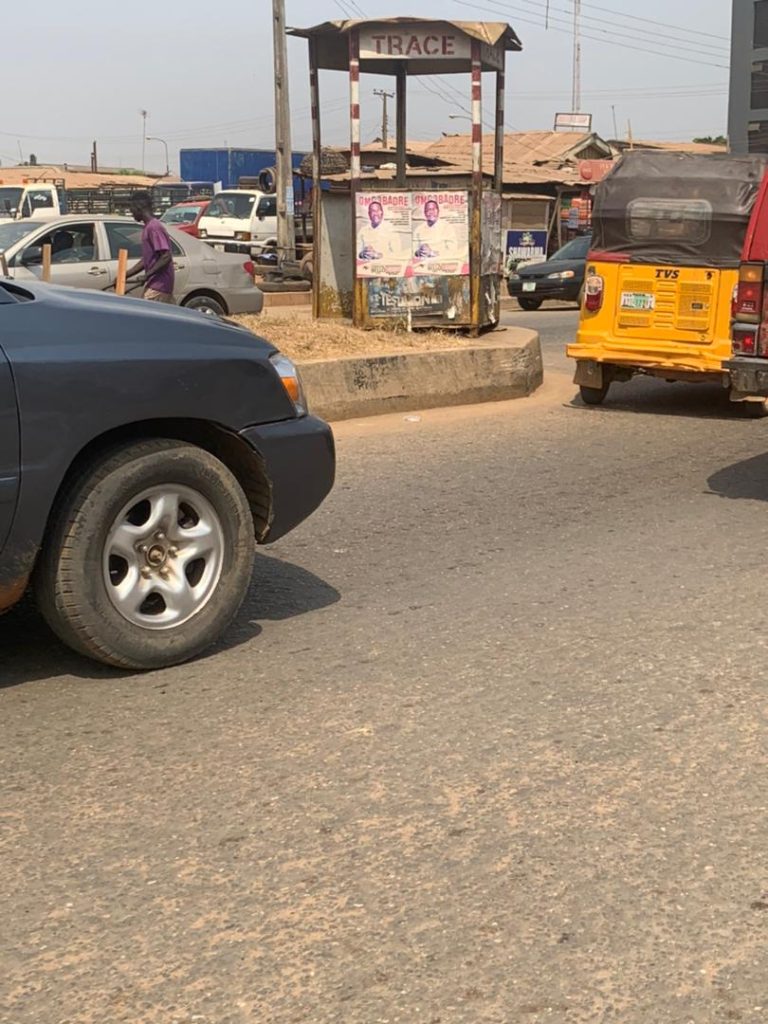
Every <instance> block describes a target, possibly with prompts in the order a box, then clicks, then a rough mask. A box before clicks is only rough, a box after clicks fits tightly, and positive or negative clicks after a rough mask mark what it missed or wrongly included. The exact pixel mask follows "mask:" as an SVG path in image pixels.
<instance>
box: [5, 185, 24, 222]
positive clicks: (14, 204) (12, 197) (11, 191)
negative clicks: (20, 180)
mask: <svg viewBox="0 0 768 1024" xmlns="http://www.w3.org/2000/svg"><path fill="white" fill-rule="evenodd" d="M22 192H23V189H20V188H0V217H2V216H7V215H8V213H9V212H10V211H11V210H18V208H19V202H20V201H21V193H22Z"/></svg>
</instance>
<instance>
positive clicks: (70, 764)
mask: <svg viewBox="0 0 768 1024" xmlns="http://www.w3.org/2000/svg"><path fill="white" fill-rule="evenodd" d="M509 317H510V318H511V319H512V320H514V321H515V322H518V323H526V324H533V325H534V326H538V327H540V328H541V329H542V330H545V331H546V332H547V333H546V339H545V340H546V344H545V351H546V352H547V360H548V363H549V367H550V372H549V373H548V377H547V381H546V383H545V386H544V388H543V389H542V390H541V391H540V392H539V394H538V395H537V396H535V397H534V398H531V399H526V400H520V401H517V402H512V403H509V404H502V405H496V406H486V407H476V408H473V409H466V410H453V411H434V412H429V413H424V414H423V415H421V416H420V417H413V416H402V415H401V416H396V417H391V418H390V417H387V418H381V419H371V420H367V421H359V422H352V423H347V424H343V425H340V427H339V429H338V447H339V458H340V462H339V470H340V471H339V480H338V485H337V487H336V490H335V492H334V494H333V496H332V497H331V499H330V500H329V501H328V503H327V504H326V505H325V506H324V507H323V508H322V509H321V510H320V512H319V513H318V514H317V515H316V516H315V517H314V518H313V519H312V520H311V521H310V522H308V523H306V524H305V525H304V526H303V527H302V528H300V529H299V530H297V531H296V532H295V534H293V535H292V536H290V537H288V538H286V539H285V540H284V541H282V542H280V543H279V544H277V545H276V546H275V547H274V548H271V549H269V550H267V551H265V552H264V553H263V554H262V556H261V557H260V559H259V566H258V570H257V573H256V575H255V577H254V583H253V588H252V590H251V593H250V597H249V600H248V602H247V606H246V608H245V609H244V611H243V614H242V616H241V618H240V620H239V621H238V623H237V625H236V626H235V627H234V628H233V629H232V630H231V632H230V633H229V635H228V636H227V638H226V641H225V642H224V643H223V644H222V645H221V646H220V648H219V649H218V650H216V651H214V652H212V653H211V655H210V656H209V657H207V658H204V659H202V660H200V661H198V662H196V663H194V664H191V665H189V666H186V667H182V668H178V669H174V670H169V671H164V672H159V673H155V674H151V675H145V676H133V677H131V676H121V675H119V674H116V673H114V672H111V671H107V670H100V669H99V668H98V667H95V666H92V665H90V664H88V663H86V662H83V661H80V660H78V659H77V658H75V657H74V656H71V655H69V654H68V653H66V652H65V651H63V650H62V649H61V648H60V647H59V646H58V645H57V644H56V643H55V642H54V641H53V640H52V639H51V638H50V637H49V636H48V635H47V634H46V633H45V631H44V630H43V628H42V627H41V626H40V624H39V623H38V621H37V620H36V618H35V617H34V615H33V614H32V613H31V612H30V611H29V610H28V609H27V610H22V611H21V612H18V613H14V614H12V615H10V616H7V617H6V618H5V619H4V620H2V622H0V651H1V652H2V654H1V657H2V662H0V676H1V677H2V681H3V683H4V689H3V690H2V691H0V723H1V724H0V759H1V761H2V764H1V766H0V776H1V783H0V784H1V786H2V789H1V792H2V807H1V808H0V810H1V811H2V819H1V820H2V824H3V829H4V832H3V846H2V850H1V851H0V857H1V858H2V861H1V863H2V877H3V882H4V885H3V893H4V894H3V896H2V897H1V898H0V899H1V900H2V905H0V943H1V947H2V956H1V960H0V967H1V969H0V1007H2V1009H0V1020H2V1022H3V1024H115V1022H126V1024H128V1022H130V1024H137V1022H140V1024H188V1022H193V1021H196V1022H202V1024H245V1022H249V1024H250V1022H259V1024H268V1022H269V1024H271V1022H275V1024H289V1022H290V1024H297V1022H306V1024H331V1022H333V1024H395V1022H402V1024H421V1022H424V1024H479V1022H488V1024H490V1022H494V1024H521V1022H523V1024H527V1022H530V1024H540V1022H541V1024H543V1022H556V1024H594V1022H617V1024H619V1022H620V1024H689V1022H693V1024H720V1022H731V1021H741V1022H749V1024H752V1022H754V1024H757V1022H764V1021H765V1020H766V1019H768V991H767V990H766V978H768V946H767V944H766V930H767V929H768V844H766V813H767V810H768V808H767V806H766V805H767V804H768V796H767V795H766V794H767V793H768V787H767V786H766V781H767V780H766V768H767V765H768V749H767V747H766V706H767V704H766V696H767V691H768V683H766V670H765V664H764V659H766V656H767V655H768V600H766V571H765V564H764V560H763V557H762V555H763V552H764V551H765V550H766V547H767V546H768V506H767V505H766V502H768V454H766V450H767V449H768V421H749V420H742V419H738V418H736V417H735V416H734V415H733V414H732V411H731V410H730V408H729V406H728V404H727V402H726V400H725V398H724V397H723V396H722V395H721V394H720V393H719V392H718V391H717V390H716V389H712V388H705V387H698V388H697V387H691V386H689V387H685V386H682V385H680V386H672V385H664V384H660V383H657V382H653V381H650V382H639V383H637V384H632V385H625V386H624V387H623V388H617V389H616V391H615V395H612V396H611V397H609V401H608V403H607V404H606V405H605V406H604V407H602V408H599V409H587V408H584V407H582V406H581V405H580V404H579V402H578V401H574V400H573V394H574V389H573V387H572V385H571V384H570V383H569V379H568V376H567V366H566V365H565V363H564V362H563V361H562V360H561V359H560V357H559V355H558V353H557V348H558V346H559V344H560V341H562V340H563V339H564V338H565V337H566V336H567V335H568V334H569V332H570V331H572V329H573V325H574V320H575V314H574V313H573V312H572V311H571V312H568V311H565V312H561V311H547V310H546V309H545V310H543V311H541V312H540V313H535V314H509ZM558 332H559V336H560V337H559V339H558V337H556V335H557V334H558ZM553 348H554V351H552V349H553Z"/></svg>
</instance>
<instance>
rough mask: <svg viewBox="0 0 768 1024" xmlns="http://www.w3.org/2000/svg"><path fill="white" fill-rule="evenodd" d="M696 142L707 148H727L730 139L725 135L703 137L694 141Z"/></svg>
mask: <svg viewBox="0 0 768 1024" xmlns="http://www.w3.org/2000/svg"><path fill="white" fill-rule="evenodd" d="M693 141H694V142H702V143H704V145H707V146H727V145H728V139H726V137H725V136H724V135H702V136H701V137H700V138H698V139H694V140H693Z"/></svg>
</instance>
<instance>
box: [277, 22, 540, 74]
mask: <svg viewBox="0 0 768 1024" xmlns="http://www.w3.org/2000/svg"><path fill="white" fill-rule="evenodd" d="M409 25H428V26H429V27H430V28H431V29H432V30H433V31H438V30H439V29H440V28H441V27H442V28H449V29H451V30H452V31H454V32H459V33H461V34H462V35H463V36H465V37H467V38H469V39H479V40H480V42H481V43H483V44H484V46H486V47H490V48H491V49H493V50H499V49H501V50H502V51H505V50H510V51H518V50H522V48H523V44H522V43H521V42H520V39H519V38H518V36H517V33H516V32H515V31H514V29H513V28H511V27H510V26H509V25H508V24H507V23H506V22H505V21H444V20H442V19H436V18H369V19H365V20H362V19H359V20H355V19H348V20H346V21H325V22H323V23H322V24H320V25H314V26H313V27H312V28H289V29H288V33H287V34H288V35H292V36H300V37H301V38H304V39H310V40H312V41H313V42H314V44H315V46H316V48H317V66H318V67H319V68H321V69H323V70H328V71H346V70H347V69H348V67H349V33H350V32H351V31H352V30H353V29H362V30H363V31H366V32H367V31H371V30H375V29H376V28H377V27H379V26H381V27H382V28H384V29H385V30H386V29H387V28H390V29H394V28H397V27H403V28H405V29H407V28H408V26H409ZM403 65H405V68H406V71H407V73H408V74H409V75H442V74H450V73H467V72H469V71H470V70H471V67H470V62H469V60H467V59H465V58H447V57H439V58H438V57H428V56H425V57H420V58H414V57H409V58H399V59H398V58H395V57H393V58H391V59H382V58H377V59H375V60H366V59H365V58H361V60H360V70H361V71H367V72H372V73H374V74H380V75H394V74H395V73H396V71H397V69H398V68H402V67H403ZM483 70H484V71H495V70H496V66H495V65H494V64H493V63H489V62H488V61H487V60H485V59H483Z"/></svg>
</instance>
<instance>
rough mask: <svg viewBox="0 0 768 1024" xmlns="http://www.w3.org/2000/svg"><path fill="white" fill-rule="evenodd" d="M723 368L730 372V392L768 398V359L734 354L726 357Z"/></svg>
mask: <svg viewBox="0 0 768 1024" xmlns="http://www.w3.org/2000/svg"><path fill="white" fill-rule="evenodd" d="M723 369H724V370H726V371H727V372H728V373H729V374H730V377H731V392H732V394H734V395H739V396H741V395H744V396H747V395H761V396H763V397H764V398H768V359H756V358H752V357H749V356H736V357H734V358H733V359H726V360H725V362H724V363H723Z"/></svg>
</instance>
